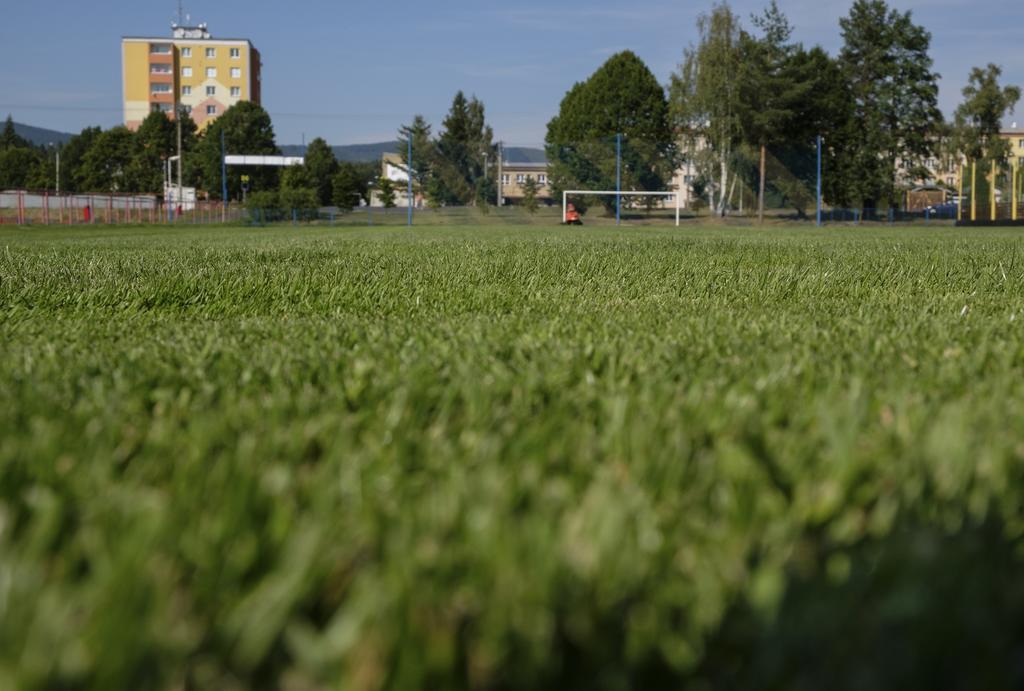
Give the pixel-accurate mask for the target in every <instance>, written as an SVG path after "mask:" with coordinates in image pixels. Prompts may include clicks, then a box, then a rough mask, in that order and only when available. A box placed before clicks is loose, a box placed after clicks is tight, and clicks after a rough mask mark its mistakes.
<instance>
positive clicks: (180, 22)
mask: <svg viewBox="0 0 1024 691" xmlns="http://www.w3.org/2000/svg"><path fill="white" fill-rule="evenodd" d="M184 15H185V9H184V8H183V7H182V6H181V0H178V26H184V21H183V17H184Z"/></svg>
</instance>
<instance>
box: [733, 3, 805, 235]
mask: <svg viewBox="0 0 1024 691" xmlns="http://www.w3.org/2000/svg"><path fill="white" fill-rule="evenodd" d="M752 21H753V23H754V26H755V27H757V28H758V29H759V30H760V36H757V37H755V36H753V35H751V34H748V33H747V32H745V31H741V37H740V50H741V61H740V71H739V82H740V125H741V128H742V130H743V135H744V138H745V139H746V141H747V143H749V144H751V145H753V146H754V147H756V148H757V150H758V154H759V163H758V188H757V190H758V191H757V219H758V222H762V221H763V220H764V195H765V178H766V168H767V154H768V147H769V146H770V145H777V144H784V143H786V139H787V138H788V136H789V135H790V134H791V133H792V131H793V129H794V125H795V123H796V121H797V120H798V119H799V117H800V116H801V115H806V112H805V111H802V110H801V105H803V104H804V101H805V100H806V96H807V93H808V92H809V91H810V89H811V88H812V84H813V81H812V78H811V75H809V74H807V73H805V72H804V71H803V70H800V69H799V67H800V66H801V65H802V64H803V63H802V61H800V60H798V59H797V53H798V52H799V51H800V50H801V48H800V46H798V45H796V44H794V43H792V41H791V36H792V34H793V28H792V26H791V25H790V23H789V20H788V19H787V18H786V16H785V15H784V14H783V13H782V11H781V10H780V9H779V7H778V5H777V4H776V2H775V0H772V2H771V4H770V5H769V6H768V8H767V9H766V10H765V11H764V13H763V14H761V15H755V16H754V17H753V18H752Z"/></svg>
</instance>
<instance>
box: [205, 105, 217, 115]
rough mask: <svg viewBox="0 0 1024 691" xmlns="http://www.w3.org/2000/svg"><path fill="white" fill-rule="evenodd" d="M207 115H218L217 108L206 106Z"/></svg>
mask: <svg viewBox="0 0 1024 691" xmlns="http://www.w3.org/2000/svg"><path fill="white" fill-rule="evenodd" d="M206 114H207V115H216V114H217V106H206Z"/></svg>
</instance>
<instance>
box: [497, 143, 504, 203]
mask: <svg viewBox="0 0 1024 691" xmlns="http://www.w3.org/2000/svg"><path fill="white" fill-rule="evenodd" d="M504 156H505V152H504V147H503V146H502V143H501V142H498V180H497V182H498V184H497V188H498V207H499V208H500V207H501V206H503V204H504V201H505V200H504V199H502V198H501V192H502V189H501V173H502V171H501V159H502V158H504Z"/></svg>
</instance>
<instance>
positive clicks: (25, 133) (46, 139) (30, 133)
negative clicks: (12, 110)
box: [0, 122, 75, 146]
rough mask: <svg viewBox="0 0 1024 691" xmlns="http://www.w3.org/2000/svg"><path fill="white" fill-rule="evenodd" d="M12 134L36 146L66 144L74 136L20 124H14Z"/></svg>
mask: <svg viewBox="0 0 1024 691" xmlns="http://www.w3.org/2000/svg"><path fill="white" fill-rule="evenodd" d="M0 124H2V123H0ZM14 132H15V133H16V134H17V135H18V136H19V137H23V138H24V139H27V140H28V141H30V142H32V143H33V144H35V145H36V146H46V145H47V144H50V143H51V142H52V143H54V144H67V143H68V141H70V139H71V138H72V137H73V136H75V135H73V134H69V133H68V132H58V131H57V130H48V129H44V128H42V127H33V126H32V125H23V124H21V123H20V122H16V123H14Z"/></svg>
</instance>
